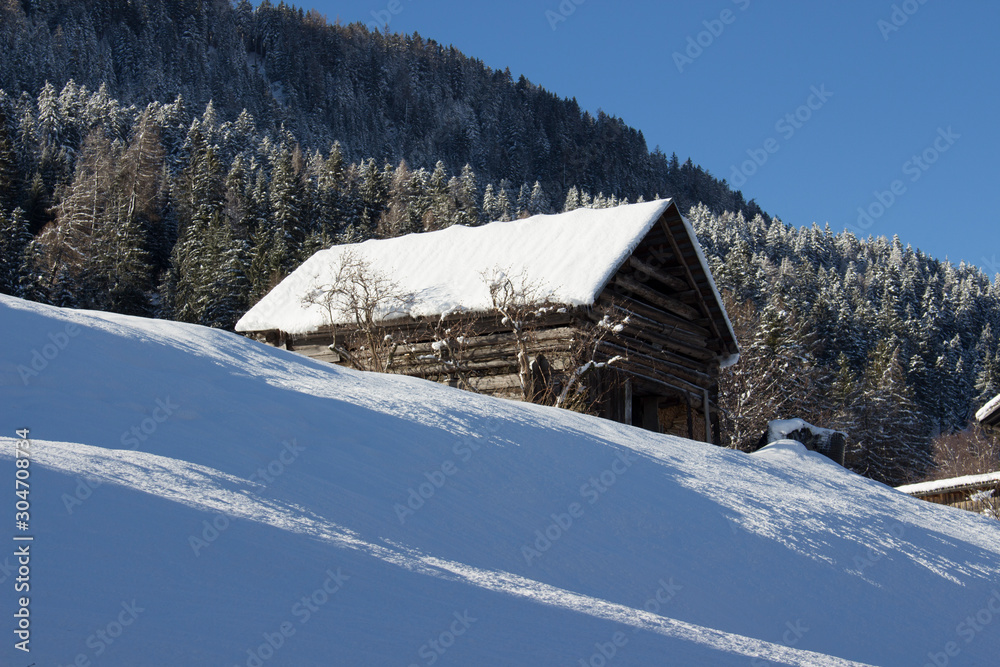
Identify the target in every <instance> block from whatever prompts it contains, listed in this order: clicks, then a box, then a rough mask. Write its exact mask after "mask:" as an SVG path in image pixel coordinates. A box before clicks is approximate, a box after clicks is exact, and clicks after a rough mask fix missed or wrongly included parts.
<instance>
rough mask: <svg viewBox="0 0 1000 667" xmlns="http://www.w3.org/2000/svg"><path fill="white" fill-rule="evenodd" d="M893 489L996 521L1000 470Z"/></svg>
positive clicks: (999, 506) (998, 507)
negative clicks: (984, 515)
mask: <svg viewBox="0 0 1000 667" xmlns="http://www.w3.org/2000/svg"><path fill="white" fill-rule="evenodd" d="M896 490H897V491H902V492H903V493H906V494H908V495H911V496H913V497H914V498H920V499H921V500H926V501H928V502H931V503H937V504H939V505H950V506H951V507H958V508H960V509H964V510H969V511H970V512H979V513H983V514H989V515H990V516H994V517H995V518H1000V516H997V515H996V513H997V510H1000V503H998V500H1000V471H998V472H988V473H985V474H982V475H965V476H962V477H952V478H950V479H936V480H933V481H930V482H918V483H916V484H906V485H904V486H897V487H896Z"/></svg>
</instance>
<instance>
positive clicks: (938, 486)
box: [896, 470, 1000, 496]
mask: <svg viewBox="0 0 1000 667" xmlns="http://www.w3.org/2000/svg"><path fill="white" fill-rule="evenodd" d="M988 482H997V483H1000V470H998V471H996V472H987V473H982V474H980V475H964V476H962V477H950V478H948V479H935V480H931V481H929V482H917V483H916V484H904V485H903V486H897V487H896V490H897V491H902V492H903V493H906V494H909V495H911V496H912V495H916V494H929V493H935V492H942V491H949V490H956V491H957V490H960V489H962V488H965V487H971V486H978V485H979V484H984V483H988Z"/></svg>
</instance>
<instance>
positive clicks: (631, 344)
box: [616, 336, 715, 385]
mask: <svg viewBox="0 0 1000 667" xmlns="http://www.w3.org/2000/svg"><path fill="white" fill-rule="evenodd" d="M616 340H620V341H621V342H623V343H625V348H626V349H628V350H635V351H637V352H641V353H643V354H645V355H647V356H649V357H650V358H653V359H657V361H658V363H659V365H660V366H663V367H664V369H665V370H667V371H669V372H671V373H676V374H677V375H679V376H680V377H682V378H684V379H686V380H688V381H689V382H694V383H696V384H698V385H701V384H702V383H706V384H713V383H714V381H715V380H714V378H713V377H712V376H711V375H710V374H709V373H706V372H705V371H703V370H697V369H693V368H690V367H688V366H681V365H680V364H675V363H673V362H671V361H667V360H666V359H665V358H663V351H662V350H657V349H656V348H654V347H650V346H649V345H646V344H644V343H643V342H642V341H640V340H637V339H634V338H629V337H624V336H618V337H616ZM702 368H704V366H702Z"/></svg>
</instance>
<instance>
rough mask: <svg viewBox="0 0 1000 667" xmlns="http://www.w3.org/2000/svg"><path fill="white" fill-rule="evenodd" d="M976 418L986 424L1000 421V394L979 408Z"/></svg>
mask: <svg viewBox="0 0 1000 667" xmlns="http://www.w3.org/2000/svg"><path fill="white" fill-rule="evenodd" d="M976 420H978V421H980V422H983V423H984V424H985V423H990V424H993V423H996V422H998V421H1000V394H997V395H996V396H994V397H993V400H991V401H990V402H989V403H987V404H986V405H984V406H983V407H981V408H980V409H979V412H977V413H976Z"/></svg>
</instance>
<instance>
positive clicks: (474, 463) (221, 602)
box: [0, 297, 1000, 667]
mask: <svg viewBox="0 0 1000 667" xmlns="http://www.w3.org/2000/svg"><path fill="white" fill-rule="evenodd" d="M0 323H2V328H3V331H4V333H5V336H4V338H5V343H6V344H5V345H4V347H3V349H2V352H0V391H2V395H0V399H2V401H3V405H4V406H5V408H4V411H3V420H2V421H3V424H2V425H0V426H2V428H3V429H4V431H3V432H0V435H2V436H4V438H3V440H2V442H0V445H2V449H0V451H2V456H0V478H2V479H3V481H0V486H2V488H6V489H7V490H8V491H7V498H8V500H7V506H6V511H7V512H8V516H7V524H6V525H7V526H8V527H7V529H6V530H7V538H6V539H7V541H8V547H7V548H6V549H5V550H4V552H3V555H0V566H2V569H0V579H2V583H0V586H2V587H3V590H4V593H3V596H2V604H3V614H2V618H4V619H6V620H5V621H2V623H3V624H4V625H5V627H2V628H0V630H2V632H0V636H2V637H4V640H3V645H2V647H0V661H2V663H3V664H5V665H6V664H9V665H28V664H30V663H32V662H36V663H38V664H39V665H42V664H44V665H74V664H76V665H128V666H133V665H178V664H182V665H210V664H214V665H226V666H227V667H229V666H236V665H239V666H247V667H255V666H256V667H262V666H265V665H266V666H268V667H270V666H272V665H294V666H296V667H302V666H310V665H390V664H394V665H431V664H440V665H446V664H453V665H554V664H564V665H594V666H599V665H653V664H676V665H765V664H782V665H844V664H855V663H867V664H879V665H924V664H931V665H944V664H949V665H959V664H963V665H985V664H993V662H994V661H995V656H996V655H997V653H998V650H1000V576H998V575H1000V569H998V563H1000V524H997V523H996V522H993V521H990V520H987V519H985V518H983V517H979V516H976V515H974V514H971V513H966V512H962V511H958V510H952V509H949V508H944V507H940V506H935V505H931V504H929V503H925V502H921V501H918V500H915V499H913V498H910V497H908V496H906V495H904V494H902V493H899V492H897V491H894V490H892V489H890V488H888V487H886V486H883V485H881V484H877V483H874V482H871V481H868V480H865V479H863V478H860V477H858V476H856V475H853V474H852V473H850V472H848V471H846V470H844V469H842V468H840V467H839V466H837V465H835V464H833V463H832V462H830V461H829V460H828V459H826V458H825V457H823V456H820V455H818V454H814V453H811V452H807V451H806V450H805V449H804V448H803V447H801V446H800V445H798V444H797V443H794V442H779V443H774V444H772V445H770V446H768V447H766V448H764V449H763V450H761V451H760V452H759V453H758V454H756V455H753V456H747V455H744V454H741V453H738V452H733V451H727V450H722V449H718V448H715V447H712V446H708V445H704V444H700V443H695V442H690V441H686V440H683V439H679V438H674V437H668V436H661V435H656V434H652V433H648V432H644V431H641V430H637V429H634V428H631V427H627V426H623V425H619V424H615V423H611V422H608V421H603V420H599V419H595V418H590V417H587V416H583V415H578V414H574V413H570V412H565V411H559V410H555V409H549V408H543V407H538V406H532V405H524V404H518V403H512V402H507V401H503V400H498V399H492V398H487V397H482V396H476V395H473V394H469V393H464V392H461V391H458V390H455V389H450V388H447V387H443V386H438V385H434V384H430V383H427V382H423V381H420V380H416V379H412V378H406V377H396V376H378V375H370V374H365V373H357V372H352V371H349V370H345V369H343V368H339V367H335V366H329V365H324V364H322V363H319V362H315V361H312V360H309V359H306V358H303V357H298V356H296V355H294V354H293V353H290V352H286V351H282V350H277V349H272V348H268V347H266V346H263V345H260V344H257V343H254V342H251V341H248V340H245V339H243V338H241V337H239V336H236V335H233V334H228V333H225V332H220V331H215V330H210V329H205V328H201V327H197V326H189V325H183V324H178V323H171V322H163V321H154V320H143V319H137V318H129V317H124V316H117V315H109V314H102V313H92V312H82V311H67V310H59V309H55V308H51V307H47V306H41V305H37V304H31V303H27V302H24V301H19V300H17V299H13V298H9V297H0ZM20 428H29V429H30V441H31V445H30V448H31V452H32V457H33V458H32V463H31V467H30V472H31V474H30V483H31V495H30V500H31V512H30V514H31V519H30V521H31V530H30V532H29V533H27V534H30V535H31V536H32V537H34V541H33V542H31V554H32V556H31V564H30V569H31V572H30V592H28V593H15V591H14V584H15V578H16V576H17V573H16V567H17V565H16V558H15V557H14V555H13V554H14V549H15V545H16V543H15V542H13V541H12V540H11V538H12V537H13V536H14V535H15V530H14V516H13V514H14V512H15V501H16V500H17V499H16V498H15V497H14V495H13V485H14V478H15V463H14V457H15V448H16V446H17V441H18V438H17V436H16V434H15V430H16V429H20ZM18 534H20V535H22V536H23V535H24V534H25V533H18ZM20 595H30V607H29V608H30V614H31V641H30V648H31V653H30V654H28V653H22V652H20V651H18V650H16V649H15V648H14V643H15V641H16V640H17V638H16V637H15V636H14V635H13V630H14V628H15V621H16V619H14V618H13V613H14V611H15V609H16V608H17V607H18V601H17V599H16V598H17V596H20Z"/></svg>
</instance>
